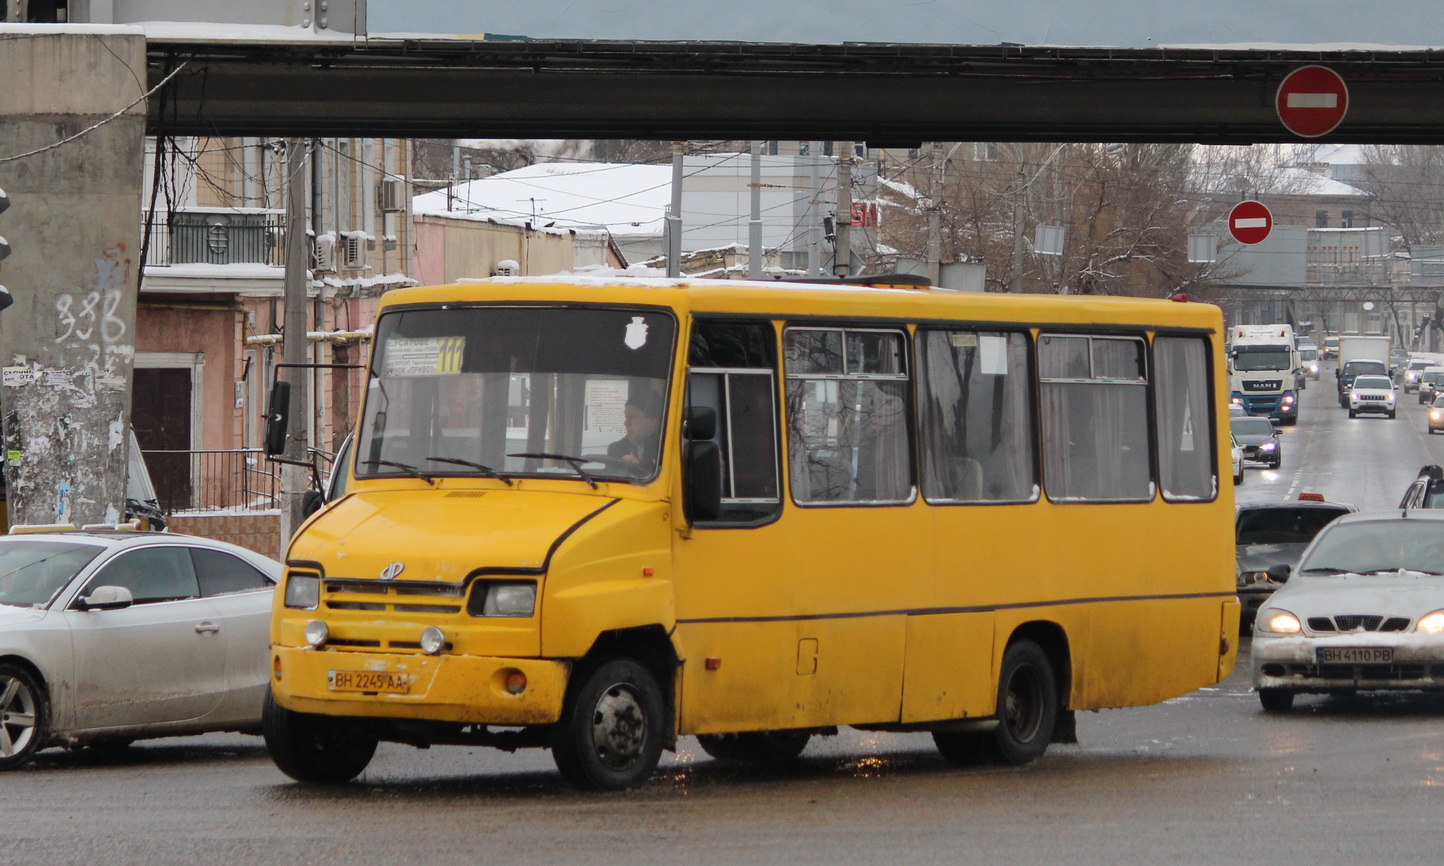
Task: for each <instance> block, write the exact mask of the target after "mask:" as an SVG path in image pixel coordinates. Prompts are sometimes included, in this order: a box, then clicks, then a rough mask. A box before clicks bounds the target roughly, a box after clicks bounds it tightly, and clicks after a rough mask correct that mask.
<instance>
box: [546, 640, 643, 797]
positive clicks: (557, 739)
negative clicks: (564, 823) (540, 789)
mask: <svg viewBox="0 0 1444 866" xmlns="http://www.w3.org/2000/svg"><path fill="white" fill-rule="evenodd" d="M580 674H581V675H580V676H579V677H577V678H576V680H575V683H576V684H575V687H574V688H572V689H570V690H569V692H568V695H567V700H566V704H565V705H564V706H563V708H562V718H561V721H559V722H558V723H557V724H556V726H555V727H554V728H553V729H552V743H551V746H552V758H553V760H555V761H556V765H557V769H558V770H560V771H561V774H562V777H563V778H565V779H566V780H567V781H568V782H571V783H572V784H573V785H576V786H577V787H579V788H584V789H587V790H592V791H621V790H625V789H627V788H635V787H637V786H638V785H641V784H642V783H643V782H646V781H647V778H648V777H650V776H651V775H652V771H653V770H655V769H656V767H657V761H658V760H659V759H660V758H661V757H662V741H663V740H664V739H665V738H666V735H667V731H666V727H667V710H666V708H665V705H664V704H663V701H662V690H661V688H660V687H658V685H657V680H656V678H655V677H653V676H652V674H651V672H650V671H648V670H647V669H646V668H645V667H643V666H642V665H640V664H638V663H637V662H635V661H633V660H631V659H627V658H618V659H612V660H610V661H606V662H603V663H601V664H600V665H598V666H596V667H594V668H591V669H590V670H587V669H583V670H582V671H580Z"/></svg>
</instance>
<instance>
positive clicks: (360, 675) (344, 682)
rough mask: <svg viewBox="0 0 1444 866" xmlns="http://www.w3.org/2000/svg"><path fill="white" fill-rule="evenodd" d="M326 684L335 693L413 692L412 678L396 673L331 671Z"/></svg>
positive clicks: (399, 693)
mask: <svg viewBox="0 0 1444 866" xmlns="http://www.w3.org/2000/svg"><path fill="white" fill-rule="evenodd" d="M326 684H327V685H329V686H330V687H331V691H333V692H389V693H391V694H397V695H404V694H407V693H408V692H410V691H411V677H409V676H407V675H406V674H402V673H396V672H394V671H330V672H329V673H327V674H326Z"/></svg>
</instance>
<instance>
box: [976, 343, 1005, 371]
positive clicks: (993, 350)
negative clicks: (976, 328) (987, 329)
mask: <svg viewBox="0 0 1444 866" xmlns="http://www.w3.org/2000/svg"><path fill="white" fill-rule="evenodd" d="M978 369H979V372H981V373H982V374H983V375H984V376H1006V375H1008V338H1007V337H987V336H982V335H979V337H978Z"/></svg>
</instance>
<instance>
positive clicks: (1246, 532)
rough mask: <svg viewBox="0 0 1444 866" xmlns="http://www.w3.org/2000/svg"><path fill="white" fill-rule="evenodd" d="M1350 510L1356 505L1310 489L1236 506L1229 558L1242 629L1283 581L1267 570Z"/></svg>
mask: <svg viewBox="0 0 1444 866" xmlns="http://www.w3.org/2000/svg"><path fill="white" fill-rule="evenodd" d="M1304 497H1308V498H1304ZM1354 511H1358V509H1357V508H1355V507H1354V506H1352V505H1348V504H1345V503H1342V502H1326V501H1324V498H1323V497H1322V496H1317V495H1311V494H1304V495H1303V496H1301V497H1300V498H1299V499H1297V500H1293V501H1286V502H1256V503H1251V504H1248V505H1240V506H1239V507H1238V509H1237V510H1236V512H1235V514H1234V524H1233V525H1234V560H1235V564H1236V566H1237V569H1236V571H1237V583H1238V600H1239V604H1240V605H1241V607H1242V620H1241V623H1240V624H1241V626H1242V628H1243V630H1244V631H1247V630H1248V628H1249V627H1251V626H1252V625H1253V621H1254V614H1256V613H1257V612H1258V609H1259V606H1260V605H1262V604H1263V603H1264V602H1265V601H1266V600H1268V597H1269V596H1270V595H1272V594H1273V592H1274V590H1276V589H1278V588H1279V587H1280V586H1282V583H1281V582H1280V581H1279V580H1277V579H1276V578H1275V577H1274V576H1273V575H1272V574H1270V573H1269V570H1270V569H1272V568H1274V567H1276V566H1279V565H1287V566H1289V567H1293V565H1294V564H1295V563H1297V562H1298V560H1299V555H1300V554H1302V553H1303V552H1304V548H1305V547H1308V545H1309V542H1310V541H1313V540H1314V536H1315V535H1318V534H1319V530H1321V529H1323V528H1324V527H1325V526H1328V525H1329V524H1330V523H1332V522H1333V521H1334V520H1336V519H1338V518H1340V517H1342V516H1344V515H1345V514H1349V513H1350V512H1354Z"/></svg>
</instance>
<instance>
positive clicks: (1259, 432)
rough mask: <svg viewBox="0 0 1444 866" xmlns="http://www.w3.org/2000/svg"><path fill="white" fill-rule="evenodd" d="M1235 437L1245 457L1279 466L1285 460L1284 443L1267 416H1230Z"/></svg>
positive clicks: (1230, 424) (1274, 466) (1275, 466)
mask: <svg viewBox="0 0 1444 866" xmlns="http://www.w3.org/2000/svg"><path fill="white" fill-rule="evenodd" d="M1228 423H1229V426H1230V427H1232V428H1233V438H1234V439H1237V440H1238V444H1239V445H1240V446H1241V447H1242V448H1243V459H1244V460H1245V461H1251V462H1254V463H1265V464H1267V465H1269V466H1272V467H1273V468H1275V469H1277V468H1279V464H1281V463H1282V462H1283V443H1282V442H1281V441H1279V431H1278V430H1276V429H1274V425H1273V423H1272V422H1271V421H1269V419H1267V418H1257V417H1253V418H1230V419H1229V422H1228Z"/></svg>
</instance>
